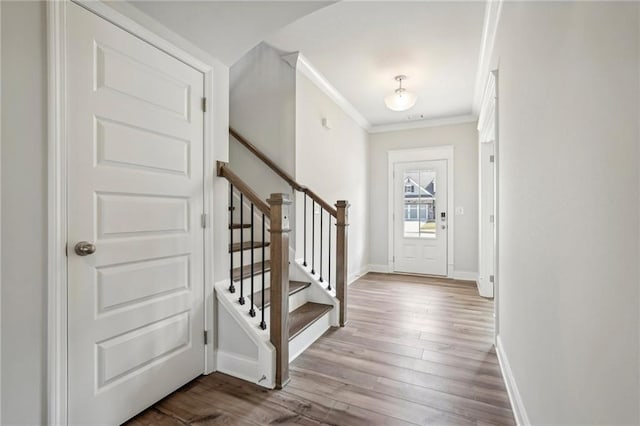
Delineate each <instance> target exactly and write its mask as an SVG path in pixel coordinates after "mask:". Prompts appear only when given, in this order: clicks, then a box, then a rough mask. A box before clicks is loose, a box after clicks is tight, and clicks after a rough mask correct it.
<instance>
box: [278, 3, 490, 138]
mask: <svg viewBox="0 0 640 426" xmlns="http://www.w3.org/2000/svg"><path fill="white" fill-rule="evenodd" d="M484 13H485V2H427V1H419V2H416V1H412V2H398V1H385V2H375V1H374V2H360V1H354V2H341V3H337V4H334V5H331V6H328V7H325V8H323V9H320V10H318V11H316V12H314V13H312V14H310V15H307V16H304V17H302V18H300V19H298V20H297V21H295V22H293V23H291V24H289V25H287V26H286V27H284V28H281V29H280V30H278V31H276V32H275V33H274V34H273V35H271V36H270V37H267V39H266V41H267V42H268V43H269V44H271V45H272V46H274V47H276V48H278V49H281V50H284V51H290V52H294V51H300V52H301V53H302V54H303V55H304V56H305V57H306V58H307V59H308V61H309V62H310V63H311V64H312V65H313V67H314V68H315V69H316V70H318V71H319V72H320V73H322V74H323V75H324V77H325V78H326V79H327V80H328V81H329V82H330V83H331V85H333V86H334V87H335V88H336V89H337V90H338V91H339V92H340V93H341V94H342V95H343V96H344V97H345V98H346V99H347V101H348V102H349V103H351V104H352V105H353V106H354V107H355V109H356V110H357V111H358V112H359V113H360V114H361V115H362V116H364V118H365V119H366V120H367V121H369V123H371V124H372V125H373V126H381V125H388V124H395V123H402V122H407V121H409V119H408V118H407V116H408V115H409V114H423V115H424V119H426V120H433V119H443V118H448V117H454V116H464V115H469V114H471V113H472V103H473V98H474V89H475V83H476V73H477V70H478V60H479V56H480V49H481V41H482V40H481V39H482V30H483V21H484ZM397 74H405V75H407V77H408V78H407V80H406V82H405V83H404V85H405V87H406V88H407V89H408V90H411V91H413V92H415V93H417V94H418V102H417V103H416V105H415V106H414V107H413V108H412V109H411V110H409V111H405V112H394V111H390V110H388V109H387V108H386V107H385V105H384V100H383V99H384V97H385V95H388V94H390V93H391V92H393V90H394V89H395V88H396V87H397V83H396V82H395V81H394V80H393V77H394V76H395V75H397Z"/></svg>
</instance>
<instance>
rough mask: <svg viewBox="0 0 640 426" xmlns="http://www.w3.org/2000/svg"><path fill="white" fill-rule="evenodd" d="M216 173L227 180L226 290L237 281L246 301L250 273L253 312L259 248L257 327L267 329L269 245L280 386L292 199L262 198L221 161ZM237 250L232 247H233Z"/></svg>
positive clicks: (285, 377)
mask: <svg viewBox="0 0 640 426" xmlns="http://www.w3.org/2000/svg"><path fill="white" fill-rule="evenodd" d="M217 174H218V176H219V177H223V178H225V179H227V181H229V243H230V244H229V253H230V265H229V278H230V280H229V281H230V284H229V292H231V293H235V292H236V291H237V289H236V288H235V285H234V282H238V287H239V291H240V295H239V298H238V303H240V305H244V304H245V303H246V300H245V297H244V277H245V275H249V276H250V280H251V281H250V294H251V296H250V297H251V303H250V308H249V315H250V316H252V317H255V316H256V312H255V308H254V304H255V301H254V294H255V287H254V276H255V275H257V274H256V273H255V272H256V271H255V269H254V267H255V265H256V264H255V263H254V260H255V259H254V251H255V249H256V248H261V250H262V259H261V262H260V269H259V270H260V276H261V279H262V292H261V294H262V300H261V301H260V306H261V309H260V311H261V315H262V318H261V321H260V328H261V329H263V330H266V328H267V323H266V321H265V294H266V292H265V274H266V272H267V266H266V265H267V263H266V259H265V254H266V253H265V247H267V246H269V264H270V271H269V272H270V286H269V296H270V297H269V299H270V305H269V307H270V309H269V338H270V341H271V344H272V345H273V346H274V348H275V353H276V378H275V384H276V387H277V388H279V389H281V388H282V387H283V386H284V385H286V384H287V382H288V381H289V231H290V228H289V206H290V205H291V201H290V200H289V195H288V194H271V197H270V198H269V199H268V200H267V202H268V204H267V203H265V202H264V201H262V199H261V198H260V197H259V196H258V195H257V194H256V193H255V192H254V191H253V190H252V189H251V188H250V187H249V186H248V185H247V184H246V183H245V182H244V181H243V180H242V179H240V178H239V177H238V176H237V175H236V174H235V173H234V172H233V171H232V170H231V169H230V168H229V166H228V164H226V163H223V162H220V161H219V162H218V164H217ZM234 192H235V193H237V194H238V195H239V198H240V215H239V216H240V217H239V223H236V222H234V215H233V213H234V211H235V206H234V202H233V199H234ZM245 197H246V198H247V200H248V202H249V209H250V213H251V219H250V224H248V225H249V226H245V223H244V201H245ZM256 208H257V209H258V210H259V211H260V213H261V214H262V224H261V226H262V229H261V236H262V240H261V241H260V242H259V243H258V244H256V241H255V229H254V226H255V223H254V213H255V209H256ZM267 219H268V221H269V236H270V238H269V242H268V243H267V241H266V239H265V237H266V232H265V230H266V223H267ZM234 229H240V242H239V243H235V244H238V245H237V246H236V245H234V242H233V231H234ZM245 229H250V230H251V239H250V241H247V242H246V243H248V246H247V245H245V241H244V230H245ZM236 247H237V248H238V250H235V248H236ZM245 248H247V249H250V250H251V253H250V255H251V264H250V265H248V268H249V269H248V270H249V273H248V274H247V273H246V272H245V268H246V266H245V265H244V249H245ZM234 251H239V252H240V266H239V267H235V268H234V262H233V253H234Z"/></svg>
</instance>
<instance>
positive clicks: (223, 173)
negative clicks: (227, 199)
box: [216, 161, 271, 217]
mask: <svg viewBox="0 0 640 426" xmlns="http://www.w3.org/2000/svg"><path fill="white" fill-rule="evenodd" d="M216 168H217V171H218V176H220V177H223V178H225V179H227V180H228V181H229V182H230V183H231V184H232V185H233V186H234V187H235V188H236V189H237V190H238V191H240V192H241V193H243V194H244V196H245V197H247V198H248V199H249V200H250V201H251V202H252V203H253V204H254V205H255V206H256V207H257V208H258V210H260V211H261V212H262V213H264V214H265V215H266V216H267V217H269V216H270V214H271V209H270V208H269V205H268V204H267V203H266V202H265V201H263V200H262V199H261V198H260V196H259V195H258V194H256V193H255V192H254V191H253V189H251V188H250V187H249V185H247V184H246V183H244V181H243V180H242V179H240V178H239V177H238V175H236V174H235V173H234V172H233V171H232V170H231V169H230V168H229V165H228V164H227V163H225V162H222V161H218V164H217V167H216Z"/></svg>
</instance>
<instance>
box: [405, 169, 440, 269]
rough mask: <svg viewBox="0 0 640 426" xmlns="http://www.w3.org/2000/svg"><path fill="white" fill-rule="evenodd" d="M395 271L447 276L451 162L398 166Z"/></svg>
mask: <svg viewBox="0 0 640 426" xmlns="http://www.w3.org/2000/svg"><path fill="white" fill-rule="evenodd" d="M393 171H394V173H393V175H394V178H393V191H394V197H393V200H394V262H393V264H394V270H395V271H396V272H406V273H414V274H429V275H447V235H448V232H447V220H448V212H447V160H432V161H420V162H409V163H396V164H395V165H394V169H393Z"/></svg>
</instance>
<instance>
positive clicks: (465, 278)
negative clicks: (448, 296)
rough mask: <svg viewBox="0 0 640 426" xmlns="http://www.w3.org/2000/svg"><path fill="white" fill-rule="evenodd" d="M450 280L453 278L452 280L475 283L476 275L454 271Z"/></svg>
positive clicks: (474, 273)
mask: <svg viewBox="0 0 640 426" xmlns="http://www.w3.org/2000/svg"><path fill="white" fill-rule="evenodd" d="M451 278H453V279H454V280H463V281H473V282H474V283H475V282H477V281H478V273H477V272H469V271H455V270H454V271H453V275H452V276H451Z"/></svg>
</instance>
